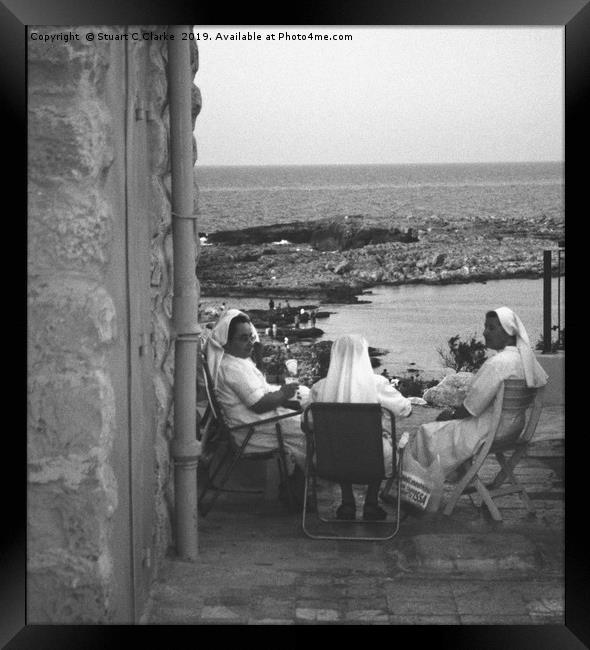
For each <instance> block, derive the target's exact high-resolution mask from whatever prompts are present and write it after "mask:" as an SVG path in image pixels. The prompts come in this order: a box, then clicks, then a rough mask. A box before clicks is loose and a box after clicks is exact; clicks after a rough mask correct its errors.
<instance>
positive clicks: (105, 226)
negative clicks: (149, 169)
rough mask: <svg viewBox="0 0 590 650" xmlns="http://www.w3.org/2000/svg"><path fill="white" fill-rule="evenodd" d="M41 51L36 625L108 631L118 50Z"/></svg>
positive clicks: (32, 567) (34, 346)
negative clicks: (110, 74) (110, 80)
mask: <svg viewBox="0 0 590 650" xmlns="http://www.w3.org/2000/svg"><path fill="white" fill-rule="evenodd" d="M43 30H44V31H45V32H48V31H51V28H43ZM53 31H56V32H57V31H63V28H58V29H55V30H53ZM73 31H75V30H73ZM28 44H29V69H28V73H29V115H28V117H29V134H28V138H29V140H28V142H29V152H28V153H29V221H28V223H29V232H28V235H29V238H28V239H29V250H28V259H29V268H28V273H29V284H28V298H29V308H28V321H29V331H28V335H29V336H28V378H29V401H28V461H29V491H28V530H27V537H28V547H27V560H28V583H27V592H28V598H27V600H28V602H27V607H28V612H27V614H28V620H29V622H30V623H40V622H70V623H80V622H90V621H92V622H107V621H109V620H111V618H112V614H113V611H112V602H113V599H112V589H113V572H112V566H113V562H112V553H111V548H110V536H111V518H112V515H113V513H114V511H115V509H116V508H117V503H118V493H117V481H116V479H115V475H114V472H113V469H112V463H111V449H112V445H113V440H114V438H115V435H116V433H117V428H116V400H115V388H114V385H113V376H112V372H111V368H110V362H109V353H110V350H111V348H112V346H113V344H114V342H115V341H116V339H117V337H118V336H119V332H118V331H117V330H118V314H117V311H116V309H115V304H114V301H113V297H112V295H111V292H110V290H109V287H107V286H106V285H105V273H106V269H107V267H108V265H109V263H110V255H111V247H112V227H113V219H114V218H115V216H114V215H113V210H112V203H111V201H110V198H109V196H108V195H107V192H106V190H105V182H106V177H107V174H108V170H109V167H110V165H111V163H112V161H113V148H112V139H111V131H110V117H111V116H110V112H109V109H108V107H107V105H106V104H105V101H104V93H103V88H104V81H105V75H106V73H107V70H108V67H109V57H110V51H109V47H108V46H107V45H103V46H98V45H95V46H93V47H88V46H87V45H86V44H85V42H76V41H71V42H69V43H63V42H60V43H57V44H55V45H51V44H47V43H40V42H38V41H29V40H28Z"/></svg>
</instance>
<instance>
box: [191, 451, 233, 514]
mask: <svg viewBox="0 0 590 650" xmlns="http://www.w3.org/2000/svg"><path fill="white" fill-rule="evenodd" d="M230 454H231V449H230V448H229V447H228V448H227V449H226V451H225V453H224V454H223V457H222V458H221V460H220V461H219V463H218V464H217V466H216V467H215V470H214V471H213V473H212V474H211V475H209V473H207V474H208V475H207V482H206V483H205V486H204V487H203V491H202V492H201V495H200V496H199V499H198V509H199V513H200V514H202V515H203V516H205V515H206V514H207V513H208V512H209V510H211V505H212V503H214V502H215V501H216V500H217V497H215V498H214V499H213V501H212V503H211V505H209V507H205V506H203V505H202V504H203V502H204V500H205V496H206V495H207V494H208V493H209V491H210V490H211V488H213V489H214V490H215V491H216V493H217V494H218V487H217V486H216V485H215V478H216V477H217V475H218V474H219V471H220V469H221V468H222V467H223V465H224V463H225V462H226V461H227V459H228V458H229V456H230Z"/></svg>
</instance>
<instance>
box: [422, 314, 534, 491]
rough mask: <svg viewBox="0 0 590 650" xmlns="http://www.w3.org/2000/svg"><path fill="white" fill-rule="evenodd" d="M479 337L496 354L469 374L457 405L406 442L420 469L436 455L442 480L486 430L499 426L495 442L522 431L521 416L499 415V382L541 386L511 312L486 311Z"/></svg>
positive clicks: (501, 392)
mask: <svg viewBox="0 0 590 650" xmlns="http://www.w3.org/2000/svg"><path fill="white" fill-rule="evenodd" d="M483 336H484V339H485V344H486V347H487V348H489V349H491V350H495V351H496V354H494V355H493V356H492V357H490V358H489V359H487V360H486V362H485V363H484V364H483V365H482V366H481V368H480V369H479V370H478V371H477V373H476V374H475V376H474V378H473V381H472V383H471V384H470V386H469V388H468V390H467V394H466V396H465V399H464V401H463V405H462V406H460V407H459V408H458V409H455V410H454V411H452V412H443V413H441V415H440V416H439V418H438V420H439V421H436V422H428V423H426V424H423V425H421V426H420V428H419V430H418V431H417V433H416V436H415V438H414V439H413V441H412V443H411V447H410V449H411V451H412V454H413V456H414V457H415V458H416V460H418V461H419V462H420V463H421V464H422V465H423V466H425V467H428V466H429V465H430V464H431V463H432V462H433V461H434V460H435V458H436V457H437V455H438V456H439V457H440V463H441V467H442V471H443V474H444V475H445V477H447V478H449V475H450V474H452V473H453V472H454V471H455V470H456V469H458V468H459V467H460V466H461V465H462V464H463V463H464V462H465V461H466V460H467V459H468V458H470V457H471V456H472V455H473V454H474V453H475V451H476V450H477V448H478V446H479V445H480V444H481V443H482V442H483V440H484V439H485V438H486V436H487V434H488V432H489V431H490V429H491V428H495V427H497V426H498V424H500V425H501V426H500V428H499V430H498V433H497V434H496V436H497V439H505V438H510V437H516V436H518V435H519V434H520V432H521V431H522V428H523V426H524V415H523V414H520V415H518V416H516V417H514V416H507V415H502V400H503V396H504V380H506V379H524V380H525V381H526V385H527V386H529V387H539V386H544V385H545V384H546V383H547V374H546V373H545V371H544V370H543V368H542V367H541V365H540V364H539V362H538V361H537V360H536V358H535V355H534V352H533V350H532V348H531V344H530V341H529V337H528V335H527V332H526V330H525V328H524V325H523V324H522V321H521V320H520V318H519V317H518V316H517V315H516V314H515V313H514V312H513V311H512V310H511V309H509V308H508V307H499V308H498V309H495V310H494V311H489V312H487V314H486V316H485V325H484V332H483ZM501 419H502V421H500V420H501ZM440 420H442V421H440Z"/></svg>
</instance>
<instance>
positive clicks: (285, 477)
mask: <svg viewBox="0 0 590 650" xmlns="http://www.w3.org/2000/svg"><path fill="white" fill-rule="evenodd" d="M275 429H276V432H277V440H278V443H279V455H278V462H279V472H280V476H281V481H282V482H283V483H284V485H285V489H286V490H287V499H288V501H289V510H291V511H293V510H295V497H294V496H293V490H292V489H291V484H290V482H289V465H288V464H287V452H286V451H285V444H284V442H283V432H282V431H281V426H280V424H279V423H278V422H276V423H275Z"/></svg>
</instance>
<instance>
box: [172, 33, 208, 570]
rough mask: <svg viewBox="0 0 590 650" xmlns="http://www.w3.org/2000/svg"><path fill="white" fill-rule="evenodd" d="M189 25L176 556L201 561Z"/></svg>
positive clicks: (182, 61)
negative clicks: (198, 523) (198, 522)
mask: <svg viewBox="0 0 590 650" xmlns="http://www.w3.org/2000/svg"><path fill="white" fill-rule="evenodd" d="M189 31H190V27H189V26H188V25H174V26H172V27H171V33H172V34H174V40H171V41H170V42H169V44H168V100H169V110H170V158H171V161H172V165H171V166H172V245H173V251H174V252H173V256H174V297H173V302H172V319H173V327H174V332H175V338H176V344H175V350H174V439H173V441H172V456H173V460H174V499H175V519H176V552H177V554H178V555H179V556H180V557H181V558H183V559H186V560H196V559H197V555H198V536H197V460H198V457H199V453H200V445H199V443H198V441H197V439H196V435H195V434H196V395H197V373H196V369H197V345H198V335H199V332H200V327H199V324H198V303H199V296H198V288H197V278H196V275H195V245H196V244H195V232H196V228H195V220H194V219H195V216H194V214H193V142H192V130H193V129H192V120H191V84H192V79H191V68H190V50H189V41H183V40H181V32H189Z"/></svg>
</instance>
